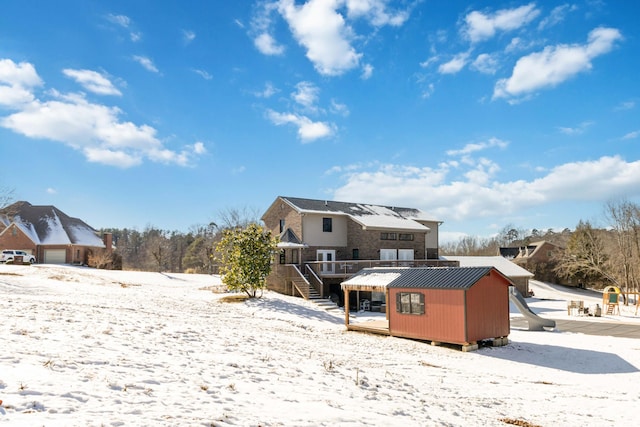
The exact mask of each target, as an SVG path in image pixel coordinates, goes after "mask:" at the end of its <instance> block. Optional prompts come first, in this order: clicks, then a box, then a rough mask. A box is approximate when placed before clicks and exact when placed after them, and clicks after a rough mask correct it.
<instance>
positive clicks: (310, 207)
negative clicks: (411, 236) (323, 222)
mask: <svg viewBox="0 0 640 427" xmlns="http://www.w3.org/2000/svg"><path fill="white" fill-rule="evenodd" d="M279 198H280V199H281V200H283V201H284V202H286V203H287V204H289V205H290V206H291V207H292V208H293V209H295V210H296V211H298V212H300V213H316V214H332V215H345V216H348V217H349V218H351V219H352V220H353V221H355V222H356V223H358V224H360V225H361V226H362V228H364V229H399V230H411V231H422V232H428V231H429V230H430V228H429V227H427V226H425V225H424V224H421V223H420V222H419V221H432V222H438V223H439V222H441V221H437V220H435V219H433V218H431V217H430V216H429V215H428V214H427V213H426V212H424V211H421V210H420V209H414V208H403V207H396V206H382V205H372V204H365V203H351V202H337V201H333V200H314V199H302V198H299V197H283V196H280V197H279Z"/></svg>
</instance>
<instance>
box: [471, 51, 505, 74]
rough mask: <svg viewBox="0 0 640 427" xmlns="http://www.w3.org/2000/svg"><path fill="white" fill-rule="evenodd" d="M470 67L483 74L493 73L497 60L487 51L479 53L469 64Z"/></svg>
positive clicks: (496, 68)
mask: <svg viewBox="0 0 640 427" xmlns="http://www.w3.org/2000/svg"><path fill="white" fill-rule="evenodd" d="M471 67H472V68H473V69H475V70H478V71H480V72H481V73H484V74H495V73H496V71H497V70H498V67H499V64H498V60H497V59H496V57H495V56H494V55H489V54H488V53H481V54H480V55H478V56H477V57H476V59H475V60H474V61H473V63H472V64H471Z"/></svg>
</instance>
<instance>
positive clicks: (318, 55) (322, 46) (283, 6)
mask: <svg viewBox="0 0 640 427" xmlns="http://www.w3.org/2000/svg"><path fill="white" fill-rule="evenodd" d="M278 5H279V7H278V10H279V11H280V13H281V15H282V16H283V17H284V19H285V20H286V21H287V23H288V24H289V28H290V29H291V32H292V33H293V36H294V38H295V39H296V40H297V42H298V43H299V44H300V45H301V46H303V47H304V48H305V49H306V50H307V58H308V59H309V60H310V61H311V62H312V63H313V65H314V67H315V68H316V70H317V71H318V72H319V73H320V74H323V75H328V76H335V75H340V74H343V73H345V72H346V71H349V70H351V69H353V68H356V67H358V65H359V62H360V58H361V57H362V54H360V53H358V52H356V50H355V49H354V48H353V46H351V43H350V40H351V39H352V38H353V30H352V29H351V27H350V26H349V25H347V23H346V22H345V20H344V18H343V17H342V15H340V14H339V13H338V12H337V11H336V7H337V6H338V2H337V1H325V0H309V1H308V2H306V3H304V4H303V5H301V6H297V5H296V4H295V2H294V0H281V1H280V2H279V4H278Z"/></svg>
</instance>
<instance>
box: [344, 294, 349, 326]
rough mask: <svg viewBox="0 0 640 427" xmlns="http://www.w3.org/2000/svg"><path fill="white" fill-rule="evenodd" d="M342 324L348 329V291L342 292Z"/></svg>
mask: <svg viewBox="0 0 640 427" xmlns="http://www.w3.org/2000/svg"><path fill="white" fill-rule="evenodd" d="M344 324H345V326H346V327H347V329H349V290H347V289H345V290H344Z"/></svg>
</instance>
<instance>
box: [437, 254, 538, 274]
mask: <svg viewBox="0 0 640 427" xmlns="http://www.w3.org/2000/svg"><path fill="white" fill-rule="evenodd" d="M441 258H442V259H445V260H449V261H458V262H459V263H460V267H495V268H496V270H498V271H499V272H500V273H502V274H504V275H505V276H507V277H533V273H531V272H529V270H525V269H524V268H522V267H520V266H519V265H517V264H515V263H513V262H511V261H509V260H508V259H506V258H505V257H502V256H449V255H447V256H442V257H441Z"/></svg>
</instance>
